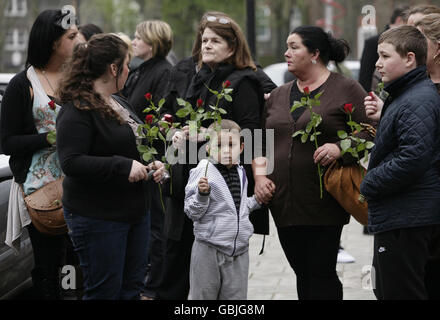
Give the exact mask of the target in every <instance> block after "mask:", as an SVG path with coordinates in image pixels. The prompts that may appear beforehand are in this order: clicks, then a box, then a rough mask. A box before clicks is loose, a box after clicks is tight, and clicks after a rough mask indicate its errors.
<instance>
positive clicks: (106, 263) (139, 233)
mask: <svg viewBox="0 0 440 320" xmlns="http://www.w3.org/2000/svg"><path fill="white" fill-rule="evenodd" d="M64 217H65V219H66V223H67V226H68V227H69V235H70V237H71V239H72V242H73V246H74V248H75V251H76V252H77V254H78V257H79V261H80V264H81V269H82V271H83V277H84V295H83V299H84V300H96V299H100V300H138V299H139V298H140V292H141V290H142V287H143V280H144V277H145V270H146V266H147V250H148V234H149V230H148V224H149V223H148V219H149V217H148V215H145V217H144V218H142V220H141V221H138V222H136V223H128V222H115V221H104V220H98V219H92V218H87V217H82V216H80V215H78V214H75V213H72V212H69V211H68V210H66V208H64Z"/></svg>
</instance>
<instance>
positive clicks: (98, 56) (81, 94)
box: [58, 34, 128, 123]
mask: <svg viewBox="0 0 440 320" xmlns="http://www.w3.org/2000/svg"><path fill="white" fill-rule="evenodd" d="M127 54H128V46H127V44H126V43H125V42H124V41H123V40H121V39H120V38H119V37H118V36H115V35H111V34H97V35H94V36H93V37H92V38H91V39H90V40H89V41H88V42H87V43H83V44H79V45H77V46H76V47H75V49H74V51H73V55H72V58H71V60H70V61H69V62H68V63H67V65H66V68H65V70H64V77H63V80H62V82H61V84H60V88H59V91H58V96H59V99H60V102H61V103H62V104H65V103H67V102H69V101H72V102H73V104H74V105H75V107H76V108H78V109H81V110H97V111H98V112H99V113H100V114H101V115H103V116H108V117H110V118H114V119H117V120H118V121H119V122H120V123H123V120H122V119H121V117H120V116H119V115H118V114H117V113H116V112H115V111H114V110H113V109H112V108H111V107H110V106H109V105H108V104H107V103H106V102H105V101H104V99H103V98H102V97H101V95H100V94H99V93H97V92H96V91H95V90H94V87H93V82H94V81H95V80H97V79H98V78H100V77H101V76H103V75H105V73H106V72H107V71H108V67H109V66H110V65H111V64H113V63H114V64H116V66H117V68H118V74H117V76H116V80H115V81H116V86H117V83H118V78H119V75H120V74H121V73H122V70H123V68H124V66H123V64H124V60H125V58H126V57H127ZM117 89H118V90H120V89H122V88H117Z"/></svg>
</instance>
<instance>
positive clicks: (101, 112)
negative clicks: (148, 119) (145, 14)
mask: <svg viewBox="0 0 440 320" xmlns="http://www.w3.org/2000/svg"><path fill="white" fill-rule="evenodd" d="M128 63H129V56H128V46H127V44H126V43H125V42H123V41H122V40H121V39H120V38H119V37H117V36H114V35H106V34H103V35H95V36H93V37H92V38H91V39H90V40H89V42H88V43H87V44H83V45H80V46H78V47H77V48H76V49H75V51H74V55H73V58H72V61H71V62H70V63H69V65H68V68H67V69H66V72H65V77H64V80H63V82H62V84H61V86H60V93H59V95H60V100H61V102H62V103H63V107H62V109H61V111H60V113H59V115H58V121H57V132H58V134H57V145H58V155H59V158H60V164H61V168H62V169H63V172H64V173H65V175H66V177H65V179H64V183H63V188H64V194H63V206H64V216H65V219H66V222H67V225H68V227H69V234H70V236H71V238H72V242H73V244H74V247H75V250H76V252H77V253H78V256H79V259H80V263H81V267H82V270H83V273H84V287H85V289H84V299H85V300H90V299H124V300H125V299H139V298H140V291H141V288H142V283H143V279H144V277H145V268H146V255H147V244H148V243H147V242H148V234H149V232H148V215H147V209H148V203H147V197H146V189H145V188H144V187H145V185H144V181H145V180H147V179H148V171H149V170H156V172H155V173H154V175H153V177H154V180H155V181H160V180H161V179H162V178H163V175H164V169H163V164H162V163H160V162H155V163H154V164H150V165H149V166H148V167H147V166H144V165H143V164H142V163H141V159H140V155H139V153H138V150H137V146H138V145H139V143H140V142H141V138H140V137H139V133H138V126H139V124H141V123H142V122H141V121H140V120H139V119H138V117H137V116H136V115H135V114H134V113H133V112H131V111H130V108H129V106H128V105H127V103H126V101H125V100H124V99H121V98H118V97H112V95H113V94H115V93H117V92H119V91H120V89H121V88H122V87H123V86H124V83H125V81H126V79H127V77H128Z"/></svg>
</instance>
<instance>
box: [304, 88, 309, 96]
mask: <svg viewBox="0 0 440 320" xmlns="http://www.w3.org/2000/svg"><path fill="white" fill-rule="evenodd" d="M304 93H305V94H306V95H309V94H310V89H309V87H305V88H304Z"/></svg>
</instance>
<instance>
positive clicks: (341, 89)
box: [1, 6, 440, 300]
mask: <svg viewBox="0 0 440 320" xmlns="http://www.w3.org/2000/svg"><path fill="white" fill-rule="evenodd" d="M65 15H66V13H63V12H62V11H61V10H46V11H44V12H42V13H41V14H40V15H39V16H38V17H37V19H36V20H35V22H34V24H33V26H32V29H31V32H30V35H29V46H28V58H27V61H26V68H25V70H24V71H22V72H20V73H19V74H17V75H16V76H15V77H14V78H13V79H12V80H11V82H10V84H9V86H8V88H7V90H6V92H5V95H4V97H3V101H2V110H1V143H2V148H3V151H4V152H5V154H7V155H10V156H11V157H10V167H11V170H12V172H13V175H14V182H13V185H12V188H11V196H10V199H13V200H14V202H15V203H21V204H22V205H19V206H10V208H9V211H10V212H9V214H8V216H9V217H14V216H15V217H17V216H18V217H20V216H23V215H26V205H25V204H24V199H25V198H26V197H27V196H29V195H31V194H33V193H34V192H35V191H37V190H40V189H42V188H43V187H44V186H46V185H48V184H49V183H51V182H54V181H56V180H57V179H60V178H63V185H62V186H63V197H62V204H63V214H64V219H65V222H66V224H67V229H68V232H67V233H65V234H61V235H48V234H45V233H44V232H42V231H41V230H39V229H38V228H35V226H34V223H32V222H31V220H30V219H27V220H26V221H28V222H27V223H24V224H23V225H22V226H21V227H23V228H24V227H26V228H27V229H28V231H29V235H30V238H31V242H32V247H33V250H34V261H35V266H34V270H33V271H32V280H33V283H34V286H35V288H36V290H37V292H38V296H39V297H40V298H45V299H60V298H61V287H60V278H59V268H60V267H61V266H62V265H63V264H66V263H70V264H74V265H76V266H77V270H78V271H77V272H78V273H80V274H81V277H78V278H79V279H81V280H82V283H78V287H79V288H80V290H81V298H82V299H84V300H92V299H123V300H138V299H143V300H186V299H191V300H245V299H247V292H248V271H249V260H250V259H252V257H250V256H249V252H248V248H249V239H250V237H251V236H252V234H254V233H256V234H262V235H267V234H269V214H271V215H272V217H273V219H274V222H275V225H276V228H277V233H278V237H279V240H280V244H281V247H282V250H283V252H284V254H285V256H286V258H287V260H288V262H289V264H290V266H291V268H292V269H293V271H294V272H295V274H296V277H297V292H298V298H299V299H300V300H317V299H327V300H342V299H343V287H342V284H341V282H340V280H339V278H338V275H337V272H336V263H337V255H338V251H339V250H340V239H341V233H342V229H343V227H344V225H346V224H348V223H349V221H350V214H349V213H347V212H346V210H345V209H344V208H343V207H342V206H341V204H340V203H339V202H338V201H337V200H336V199H335V198H334V197H333V196H332V195H331V194H330V193H329V192H327V190H325V189H323V188H322V184H321V183H320V179H321V175H323V173H321V171H320V170H321V168H322V169H323V170H324V171H325V170H326V168H328V167H329V166H330V165H331V164H332V163H334V162H335V161H337V162H339V163H340V164H342V165H344V166H350V165H353V164H355V163H356V162H357V158H356V157H355V156H354V155H353V153H350V152H343V147H342V146H341V139H340V135H341V134H340V132H341V131H346V132H350V124H347V114H348V113H349V114H350V119H351V121H355V122H357V123H363V124H367V125H370V126H374V127H376V129H377V133H376V136H375V137H373V136H372V135H371V134H370V133H369V132H368V131H358V132H355V133H353V135H354V136H355V137H356V139H358V140H356V139H355V138H354V137H353V141H360V139H362V141H373V140H374V144H375V146H374V148H373V150H372V151H371V156H370V162H369V168H368V171H367V173H366V175H365V177H364V179H363V181H362V184H361V193H362V196H363V197H364V198H365V199H366V200H367V201H368V206H369V218H368V226H366V229H367V231H368V233H370V234H372V235H374V254H373V261H372V264H373V267H374V268H375V274H376V279H375V284H376V286H375V289H374V292H375V295H376V297H377V299H380V300H388V299H438V298H440V271H439V270H440V209H439V208H440V203H439V202H440V167H439V165H440V163H439V161H440V157H439V155H440V126H439V123H440V96H439V93H440V87H439V83H440V9H439V8H437V7H435V6H418V7H412V8H404V9H398V10H396V12H395V14H394V15H393V17H392V19H391V24H390V25H389V27H387V30H385V31H384V32H383V33H382V34H380V35H378V36H377V37H374V38H372V39H368V40H367V42H366V47H365V52H364V55H363V59H362V67H361V79H360V82H358V81H356V80H354V79H350V78H347V77H345V76H343V75H341V74H339V73H334V72H331V71H329V69H328V68H327V66H328V64H329V62H330V61H333V62H334V63H336V64H339V63H342V62H343V61H344V60H345V59H346V58H347V56H348V55H349V53H350V47H349V45H348V43H347V42H346V41H344V40H343V39H336V38H334V37H333V35H332V34H331V33H327V32H325V31H324V30H322V29H321V28H319V27H315V26H300V27H297V28H295V29H294V30H293V31H292V32H291V33H290V34H289V36H288V38H287V39H286V45H287V51H286V52H285V53H284V56H285V59H286V63H287V65H288V71H289V72H290V73H291V74H292V75H293V77H294V80H292V81H290V82H288V83H287V84H285V85H283V86H280V87H278V88H277V87H276V85H275V84H274V83H273V82H272V81H271V80H270V78H269V77H268V76H267V75H266V74H265V73H264V71H263V70H262V69H261V67H260V66H259V65H258V64H257V63H256V62H255V61H254V59H253V57H252V55H251V53H250V50H249V47H248V44H247V42H246V38H245V36H244V33H243V31H242V29H241V27H240V26H239V25H238V24H237V23H236V22H235V21H234V20H233V19H232V18H231V17H230V16H228V15H227V14H225V13H222V12H216V11H210V12H206V13H205V14H204V15H203V16H202V17H201V20H200V22H199V25H198V28H197V32H196V34H195V40H194V46H193V50H192V55H191V56H190V57H187V58H184V59H183V60H181V61H179V62H177V63H174V62H173V59H171V58H170V52H171V49H172V46H173V32H172V29H171V27H170V26H169V25H168V24H167V23H166V22H164V21H159V20H149V21H144V22H141V23H139V24H138V26H137V27H136V30H134V39H133V40H131V39H130V38H129V37H127V36H126V35H124V34H120V33H118V34H109V33H104V32H103V31H102V30H101V29H100V28H99V27H97V26H95V25H83V26H77V25H75V24H73V25H71V26H69V27H68V28H66V27H65V26H64V25H63V24H62V23H61V21H63V18H64V17H65ZM375 79H376V80H375ZM377 79H379V81H377ZM378 82H383V83H384V91H386V92H387V94H388V96H387V97H384V96H383V95H380V96H379V95H377V94H375V93H374V92H371V91H374V90H375V89H376V85H377V83H378ZM310 97H312V98H313V97H315V99H316V100H319V102H318V101H316V100H313V102H312V105H313V112H312V111H311V109H309V108H307V106H306V105H301V103H299V102H301V101H303V102H304V101H308V99H310ZM317 97H319V98H317ZM182 101H184V105H185V106H186V105H191V106H193V107H194V109H195V110H197V108H199V110H198V111H200V112H199V114H202V113H203V112H204V110H209V109H210V107H213V106H219V102H220V106H221V109H216V110H220V111H219V113H220V114H221V119H219V120H218V121H217V120H215V119H214V118H213V117H208V116H206V117H204V118H200V123H199V125H198V126H197V128H196V132H195V134H194V132H193V129H194V128H191V125H188V124H187V123H185V121H186V120H194V117H196V116H195V115H194V114H191V115H189V114H188V113H187V114H185V116H186V118H185V116H184V117H183V119H182V115H181V108H182V106H183V104H182ZM150 105H156V106H160V107H159V110H160V118H161V120H162V121H159V122H158V127H156V130H155V131H154V132H155V135H157V134H158V132H159V134H160V135H163V136H165V135H166V133H168V134H169V135H170V136H171V139H170V140H171V141H170V142H171V145H172V148H173V150H174V151H175V152H177V153H181V154H183V158H184V159H185V161H179V162H178V163H169V164H168V163H167V157H166V155H167V154H168V151H169V150H168V149H169V148H168V147H167V144H166V143H165V144H164V143H162V141H160V140H156V141H154V143H153V146H154V157H153V159H150V160H149V161H145V158H144V157H143V156H142V152H140V150H143V145H144V143H145V139H146V138H148V135H149V134H150V133H151V131H148V132H147V133H146V130H147V129H146V128H145V126H144V124H145V123H147V124H152V119H153V118H154V116H153V115H152V114H151V113H152V112H153V111H154V110H153V109H152V108H147V107H148V106H150ZM295 105H297V107H296V108H293V109H294V110H293V109H292V110H291V108H292V106H295ZM347 105H351V106H354V108H349V110H348V111H347ZM214 109H215V108H214ZM196 113H197V111H196ZM316 114H318V115H319V116H320V121H316V122H315V123H314V124H313V126H312V125H311V122H310V120H311V118H313V117H314V115H316ZM191 117H193V118H191ZM163 122H167V123H168V124H167V125H166V127H167V128H168V127H169V124H173V123H174V124H175V123H178V122H180V123H182V124H181V127H180V128H179V129H174V130H171V133H170V132H165V127H163V125H161V123H162V124H163ZM183 123H185V124H183ZM318 125H319V131H320V132H319V133H316V132H315V134H316V135H315V136H313V139H311V141H309V142H307V141H304V139H300V138H299V137H295V136H293V135H294V133H295V132H298V131H302V132H304V133H307V134H308V135H307V138H309V135H312V128H314V129H316V128H317V126H318ZM259 129H262V130H263V131H265V132H266V131H273V133H274V139H273V141H265V143H263V146H262V153H261V154H258V153H257V152H255V153H254V154H253V156H252V159H250V161H247V160H249V159H246V157H245V152H244V150H245V149H246V147H247V145H246V144H248V141H246V140H245V139H243V136H242V135H241V132H244V131H248V132H251V133H252V134H251V137H252V138H255V136H254V134H255V132H257V131H258V130H259ZM54 133H55V134H56V140H55V141H54V140H52V139H50V138H49V137H50V136H52V135H53V134H54ZM314 139H315V140H319V145H318V144H315V143H313V141H314ZM270 143H272V144H273V146H272V147H273V148H272V149H273V152H272V153H271V150H270V149H271V148H266V147H265V146H268V145H269V144H270ZM252 145H253V143H252ZM354 147H355V148H356V146H354ZM170 148H171V147H170ZM204 149H206V151H207V155H206V156H205V157H204V158H203V159H198V163H193V162H192V161H190V159H191V158H192V156H193V155H192V154H191V150H193V151H194V150H196V151H195V152H197V153H200V152H199V150H204ZM156 159H157V160H156ZM269 168H273V170H269ZM317 168H318V170H319V173H318V174H317ZM318 178H319V179H318ZM158 186H159V188H158ZM10 202H11V201H10ZM18 220H20V219H18ZM21 221H23V220H21ZM263 250H264V242H263V248H262V252H263Z"/></svg>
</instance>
